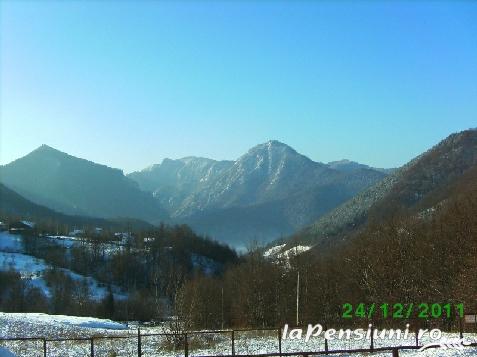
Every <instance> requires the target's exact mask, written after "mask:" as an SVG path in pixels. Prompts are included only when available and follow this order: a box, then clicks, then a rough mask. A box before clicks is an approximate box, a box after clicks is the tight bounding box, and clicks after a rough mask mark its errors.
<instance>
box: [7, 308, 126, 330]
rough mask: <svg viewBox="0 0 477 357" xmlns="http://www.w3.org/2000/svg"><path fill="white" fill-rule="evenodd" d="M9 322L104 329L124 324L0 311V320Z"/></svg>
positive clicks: (116, 327) (119, 328)
mask: <svg viewBox="0 0 477 357" xmlns="http://www.w3.org/2000/svg"><path fill="white" fill-rule="evenodd" d="M5 320H6V322H7V323H10V324H14V323H15V322H16V323H19V322H29V323H32V324H39V325H48V326H58V325H68V326H72V327H84V328H93V329H106V330H124V329H127V327H126V325H123V324H121V323H119V322H114V321H112V320H107V319H97V318H94V317H80V316H66V315H48V314H42V313H5V312H0V321H5Z"/></svg>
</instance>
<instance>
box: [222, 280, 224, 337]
mask: <svg viewBox="0 0 477 357" xmlns="http://www.w3.org/2000/svg"><path fill="white" fill-rule="evenodd" d="M223 329H224V287H223V286H222V330H223Z"/></svg>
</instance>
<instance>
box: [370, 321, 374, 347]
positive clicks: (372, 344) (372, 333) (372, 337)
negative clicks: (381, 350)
mask: <svg viewBox="0 0 477 357" xmlns="http://www.w3.org/2000/svg"><path fill="white" fill-rule="evenodd" d="M370 348H371V351H373V350H374V326H371V347H370Z"/></svg>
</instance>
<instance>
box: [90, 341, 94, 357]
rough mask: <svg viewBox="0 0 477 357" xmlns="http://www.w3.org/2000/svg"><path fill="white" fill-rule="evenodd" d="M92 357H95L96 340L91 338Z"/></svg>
mask: <svg viewBox="0 0 477 357" xmlns="http://www.w3.org/2000/svg"><path fill="white" fill-rule="evenodd" d="M90 342H91V357H94V338H93V337H91V340H90Z"/></svg>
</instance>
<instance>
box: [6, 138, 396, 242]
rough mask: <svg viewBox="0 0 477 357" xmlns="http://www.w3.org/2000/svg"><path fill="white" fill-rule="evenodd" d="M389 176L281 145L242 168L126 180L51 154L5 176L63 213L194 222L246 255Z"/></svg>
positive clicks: (194, 164) (170, 167) (192, 167)
mask: <svg viewBox="0 0 477 357" xmlns="http://www.w3.org/2000/svg"><path fill="white" fill-rule="evenodd" d="M386 176H387V172H386V170H382V169H373V168H371V167H368V166H366V165H362V164H358V163H353V162H350V161H341V162H333V163H329V164H324V163H319V162H315V161H312V160H310V159H309V158H307V157H306V156H304V155H301V154H299V153H297V152H296V151H295V150H294V149H292V148H291V147H289V146H287V145H285V144H283V143H280V142H278V141H269V142H267V143H264V144H260V145H257V146H255V147H253V148H251V149H250V150H249V151H248V152H247V153H245V154H244V155H242V156H241V157H239V158H238V159H237V160H235V161H216V160H212V159H207V158H199V157H186V158H182V159H178V160H171V159H164V160H163V161H162V163H160V164H156V165H152V166H150V167H148V168H146V169H144V170H142V171H138V172H134V173H131V174H129V175H127V176H126V175H124V174H123V172H122V171H121V170H118V169H113V168H109V167H107V166H104V165H99V164H96V163H93V162H91V161H87V160H84V159H79V158H76V157H73V156H70V155H68V154H66V153H63V152H61V151H58V150H56V149H53V148H51V147H49V146H46V145H42V146H41V147H39V148H38V149H36V150H34V151H33V152H31V153H30V154H28V155H26V156H25V157H22V158H20V159H17V160H15V161H13V162H11V163H9V164H7V165H4V166H2V167H1V168H0V182H1V183H3V184H4V185H5V186H6V187H8V188H9V189H11V190H13V191H15V192H16V193H18V194H19V195H21V196H23V197H24V198H26V199H28V200H30V201H32V202H33V203H35V204H39V205H43V206H45V207H48V208H50V209H54V210H55V211H58V212H61V213H65V214H69V215H82V216H91V217H100V218H108V219H109V218H117V217H130V218H135V219H141V220H145V221H147V222H150V223H152V224H158V223H159V222H168V223H187V224H189V225H191V226H192V228H194V229H195V230H197V231H198V232H199V233H201V234H206V235H209V236H212V237H213V238H216V239H218V240H221V241H225V242H228V243H231V244H233V245H235V246H242V247H244V246H246V245H247V244H249V243H250V241H252V240H259V241H262V242H267V241H270V240H272V239H276V238H277V237H280V236H285V235H289V234H291V233H293V232H294V231H296V230H297V229H300V228H302V227H304V226H305V225H307V224H310V223H311V222H313V220H315V219H317V218H318V217H320V216H322V215H323V214H325V213H327V212H329V211H330V210H332V209H333V208H335V207H337V206H338V205H339V204H341V203H343V202H345V201H347V200H348V199H350V198H351V197H353V196H355V195H356V194H357V193H359V192H360V191H362V190H364V189H366V188H367V187H369V186H371V185H373V184H374V183H376V182H378V181H380V180H382V179H383V178H384V177H386ZM2 199H3V198H2Z"/></svg>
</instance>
